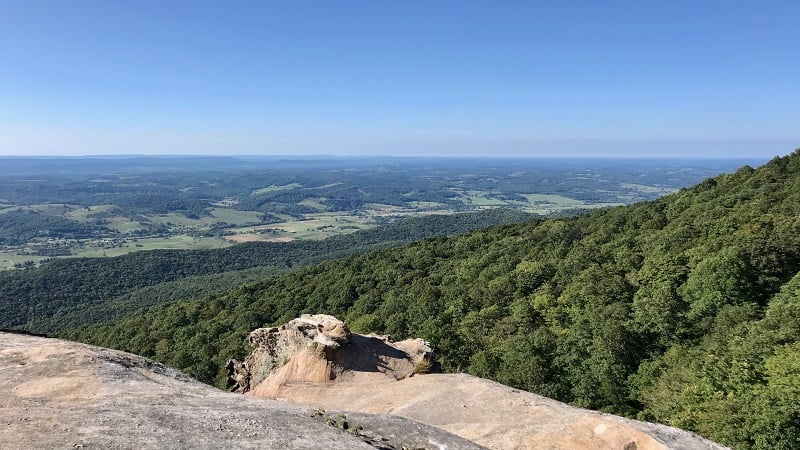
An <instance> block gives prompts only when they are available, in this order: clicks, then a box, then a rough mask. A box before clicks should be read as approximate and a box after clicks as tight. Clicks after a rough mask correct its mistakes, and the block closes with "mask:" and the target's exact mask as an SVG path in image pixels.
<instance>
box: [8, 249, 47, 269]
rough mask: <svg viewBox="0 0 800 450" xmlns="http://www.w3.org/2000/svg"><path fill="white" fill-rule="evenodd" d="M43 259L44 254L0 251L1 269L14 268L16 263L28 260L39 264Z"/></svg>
mask: <svg viewBox="0 0 800 450" xmlns="http://www.w3.org/2000/svg"><path fill="white" fill-rule="evenodd" d="M42 259H44V257H43V256H31V255H18V254H16V253H13V252H8V251H0V270H8V269H13V268H14V265H15V264H24V263H25V262H27V261H33V262H34V263H36V264H39V261H41V260H42Z"/></svg>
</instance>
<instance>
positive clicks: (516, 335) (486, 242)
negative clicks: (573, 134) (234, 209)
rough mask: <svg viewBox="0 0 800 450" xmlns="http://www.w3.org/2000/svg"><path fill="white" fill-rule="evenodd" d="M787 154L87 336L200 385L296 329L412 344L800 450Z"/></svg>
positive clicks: (513, 381)
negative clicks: (636, 198) (414, 340)
mask: <svg viewBox="0 0 800 450" xmlns="http://www.w3.org/2000/svg"><path fill="white" fill-rule="evenodd" d="M798 272H800V151H797V152H795V153H794V154H792V155H790V156H787V157H784V158H776V159H774V160H772V161H771V162H769V163H768V164H767V165H765V166H764V167H761V168H759V169H758V170H754V169H752V168H750V167H744V168H742V169H740V170H738V171H737V172H735V173H733V174H729V175H723V176H719V177H717V178H713V179H708V180H706V181H704V182H703V183H701V184H699V185H697V186H695V187H693V188H691V189H685V190H682V191H681V192H679V193H676V194H674V195H670V196H668V197H665V198H662V199H659V200H656V201H651V202H647V203H640V204H636V205H633V206H630V207H620V208H613V209H606V210H601V211H597V212H595V213H592V214H590V215H585V216H579V217H574V218H567V219H550V220H532V221H529V222H527V223H524V224H519V225H506V226H498V227H492V228H489V229H486V230H481V231H477V232H472V233H469V234H465V235H459V236H456V237H451V238H432V239H426V240H423V241H419V242H415V243H413V244H410V245H407V246H405V247H402V248H395V249H385V250H378V251H375V252H372V253H369V254H365V255H360V256H353V257H350V258H348V259H345V260H339V261H331V262H327V263H323V264H321V265H317V266H312V267H308V268H305V269H303V270H300V271H296V272H292V273H289V274H285V275H282V276H279V277H272V278H268V279H266V280H264V281H262V282H259V283H255V284H249V285H245V286H243V287H239V288H237V289H234V290H232V291H229V292H227V293H225V294H221V295H213V296H208V297H205V298H201V299H197V300H193V301H186V302H180V303H176V304H172V305H168V306H162V307H158V308H154V309H151V310H148V311H144V312H141V313H139V314H136V315H134V316H131V317H129V318H127V319H124V320H122V321H120V322H118V323H115V324H112V325H106V326H99V327H88V328H83V329H80V330H77V331H73V332H70V333H68V334H67V336H69V337H71V338H76V339H80V340H84V341H87V342H91V343H95V344H99V345H106V346H112V347H117V348H122V349H125V350H129V351H133V352H136V353H139V354H142V355H145V356H148V357H152V358H155V359H158V360H160V361H163V362H166V363H167V364H170V365H173V366H175V367H178V368H181V369H183V370H186V371H187V372H189V373H191V374H193V375H195V376H197V377H199V378H200V379H202V380H205V381H208V382H216V383H220V382H221V381H222V372H221V371H222V367H223V363H224V361H225V360H226V359H227V358H229V357H231V356H239V357H241V356H242V355H243V354H244V352H246V348H245V347H244V345H245V344H244V342H245V339H244V338H245V336H246V334H247V333H248V332H249V331H250V330H251V329H253V328H256V327H259V326H263V325H267V324H276V323H279V322H284V321H287V320H289V319H291V318H293V317H295V316H297V315H298V314H301V313H311V312H313V313H329V314H334V315H337V316H340V317H343V318H345V319H346V320H347V322H348V323H349V324H350V325H351V327H352V328H353V329H355V330H357V331H375V332H380V333H388V334H392V335H394V336H396V337H397V338H402V337H406V336H419V337H423V338H426V339H428V340H430V341H432V342H433V344H434V345H435V346H436V347H437V348H438V349H439V350H440V351H441V359H442V361H443V363H444V367H445V368H446V369H447V370H450V371H467V372H470V373H473V374H475V375H479V376H483V377H488V378H492V379H495V380H498V381H500V382H503V383H507V384H509V385H512V386H516V387H519V388H523V389H527V390H530V391H533V392H538V393H542V394H544V395H547V396H550V397H553V398H557V399H559V400H562V401H567V402H570V403H572V404H575V405H579V406H583V407H587V408H594V409H599V410H603V411H609V412H613V413H618V414H624V415H629V416H637V417H640V418H643V419H648V420H654V421H658V422H663V423H667V424H670V425H676V426H679V427H683V428H687V429H690V430H695V431H697V432H699V433H701V434H703V435H705V436H707V437H710V438H712V439H715V440H718V441H720V442H723V443H725V444H729V445H732V446H734V447H737V448H742V449H750V448H759V449H767V448H770V449H774V448H779V449H793V448H800V406H799V405H800V274H799V273H798Z"/></svg>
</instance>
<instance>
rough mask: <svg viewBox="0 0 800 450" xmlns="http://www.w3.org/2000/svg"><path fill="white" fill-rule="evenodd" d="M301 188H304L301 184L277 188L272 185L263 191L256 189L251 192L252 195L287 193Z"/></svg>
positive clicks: (262, 189)
mask: <svg viewBox="0 0 800 450" xmlns="http://www.w3.org/2000/svg"><path fill="white" fill-rule="evenodd" d="M301 187H303V185H302V184H300V183H290V184H284V185H283V186H276V185H274V184H272V185H269V186H267V187H263V188H261V189H256V190H255V191H253V192H251V193H250V195H258V194H266V193H268V192H276V191H286V190H289V189H297V188H301Z"/></svg>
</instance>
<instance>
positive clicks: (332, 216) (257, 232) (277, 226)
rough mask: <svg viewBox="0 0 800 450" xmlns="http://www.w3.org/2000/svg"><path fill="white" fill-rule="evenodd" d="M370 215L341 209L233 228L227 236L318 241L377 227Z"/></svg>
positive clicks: (231, 238) (284, 240) (247, 239)
mask: <svg viewBox="0 0 800 450" xmlns="http://www.w3.org/2000/svg"><path fill="white" fill-rule="evenodd" d="M375 226H376V225H375V221H374V220H373V219H372V218H371V217H370V216H353V215H350V214H347V213H342V212H338V213H337V212H329V213H319V214H309V215H307V216H306V218H305V219H301V220H298V219H291V218H290V219H289V220H286V221H285V222H280V223H273V224H269V225H257V226H252V227H240V228H235V229H232V230H231V231H232V232H233V233H234V234H232V235H228V236H226V237H225V238H226V239H228V240H231V241H235V242H248V241H255V240H258V241H271V242H286V241H287V240H295V239H307V240H318V239H324V238H326V237H329V236H332V235H335V234H347V233H352V232H354V231H358V230H364V229H369V228H374V227H375Z"/></svg>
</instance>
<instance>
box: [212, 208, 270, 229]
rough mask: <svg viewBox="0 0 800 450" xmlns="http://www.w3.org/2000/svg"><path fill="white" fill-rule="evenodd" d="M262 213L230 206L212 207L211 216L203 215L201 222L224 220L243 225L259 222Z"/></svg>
mask: <svg viewBox="0 0 800 450" xmlns="http://www.w3.org/2000/svg"><path fill="white" fill-rule="evenodd" d="M261 216H262V213H260V212H258V211H239V210H236V209H230V208H213V209H211V217H203V218H202V219H201V221H202V222H213V223H218V222H226V223H229V224H231V225H244V224H247V223H257V222H261Z"/></svg>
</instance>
